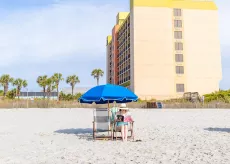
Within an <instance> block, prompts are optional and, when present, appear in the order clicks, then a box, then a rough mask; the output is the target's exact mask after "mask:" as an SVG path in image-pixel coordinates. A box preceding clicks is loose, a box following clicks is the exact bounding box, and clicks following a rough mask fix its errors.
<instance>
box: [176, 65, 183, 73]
mask: <svg viewBox="0 0 230 164" xmlns="http://www.w3.org/2000/svg"><path fill="white" fill-rule="evenodd" d="M176 74H184V66H176Z"/></svg>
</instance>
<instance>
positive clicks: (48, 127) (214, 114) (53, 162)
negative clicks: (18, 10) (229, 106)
mask: <svg viewBox="0 0 230 164" xmlns="http://www.w3.org/2000/svg"><path fill="white" fill-rule="evenodd" d="M132 114H133V117H134V119H135V139H136V140H141V142H131V141H129V142H127V143H123V142H121V141H96V142H94V141H93V140H92V134H91V132H92V110H91V109H19V110H17V109H9V110H7V109H1V110H0V164H77V163H82V164H87V163H91V164H97V163H98V164H115V163H116V164H124V163H127V164H128V163H140V164H144V163H149V164H153V163H157V164H158V163H163V164H173V163H175V164H190V163H191V164H208V163H212V164H220V163H221V164H225V163H226V164H229V163H230V110H197V109H196V110H195V109H194V110H193V109H189V110H185V109H184V110H138V109H135V110H132Z"/></svg>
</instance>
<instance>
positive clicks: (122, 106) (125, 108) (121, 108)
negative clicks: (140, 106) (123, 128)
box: [120, 103, 129, 110]
mask: <svg viewBox="0 0 230 164" xmlns="http://www.w3.org/2000/svg"><path fill="white" fill-rule="evenodd" d="M120 110H129V108H127V106H126V104H124V103H123V104H121V105H120Z"/></svg>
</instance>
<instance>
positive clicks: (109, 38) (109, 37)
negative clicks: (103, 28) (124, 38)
mask: <svg viewBox="0 0 230 164" xmlns="http://www.w3.org/2000/svg"><path fill="white" fill-rule="evenodd" d="M111 41H112V36H111V35H109V36H107V45H108V44H109V43H110V42H111Z"/></svg>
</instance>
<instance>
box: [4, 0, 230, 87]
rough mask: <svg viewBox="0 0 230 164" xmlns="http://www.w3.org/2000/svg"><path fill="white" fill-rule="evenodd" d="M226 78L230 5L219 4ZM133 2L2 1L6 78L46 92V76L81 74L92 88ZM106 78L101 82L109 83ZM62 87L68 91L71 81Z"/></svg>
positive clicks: (229, 79) (224, 0)
mask: <svg viewBox="0 0 230 164" xmlns="http://www.w3.org/2000/svg"><path fill="white" fill-rule="evenodd" d="M216 3H217V6H218V8H219V28H220V41H221V54H222V66H223V68H222V70H223V80H222V81H221V83H220V88H221V89H230V73H229V72H230V30H229V29H230V1H228V0H216ZM119 11H129V0H97V1H96V0H0V75H2V74H10V75H11V76H12V77H14V78H19V77H20V78H23V79H26V80H27V81H28V83H29V86H28V89H29V90H30V91H40V90H41V88H39V86H38V85H37V83H36V79H37V77H38V76H40V75H48V76H51V75H52V74H53V73H55V72H60V73H62V74H63V76H64V77H67V76H68V75H73V74H76V75H78V76H79V78H80V81H81V83H80V84H78V86H82V87H91V86H94V85H96V80H94V79H93V78H92V77H91V75H90V74H91V71H92V70H93V69H94V68H101V69H103V70H105V67H106V66H105V54H106V51H105V50H106V49H105V45H106V36H107V35H109V34H111V29H112V27H113V25H114V24H115V21H116V14H117V12H119ZM105 78H106V77H105V76H104V77H103V78H102V79H101V84H104V83H105ZM60 87H61V88H63V87H68V85H67V84H65V82H62V83H61V86H60Z"/></svg>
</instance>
